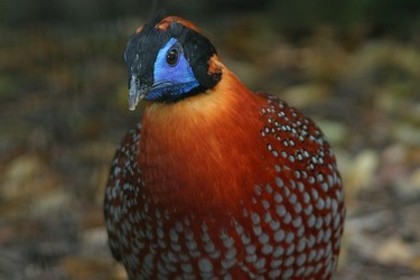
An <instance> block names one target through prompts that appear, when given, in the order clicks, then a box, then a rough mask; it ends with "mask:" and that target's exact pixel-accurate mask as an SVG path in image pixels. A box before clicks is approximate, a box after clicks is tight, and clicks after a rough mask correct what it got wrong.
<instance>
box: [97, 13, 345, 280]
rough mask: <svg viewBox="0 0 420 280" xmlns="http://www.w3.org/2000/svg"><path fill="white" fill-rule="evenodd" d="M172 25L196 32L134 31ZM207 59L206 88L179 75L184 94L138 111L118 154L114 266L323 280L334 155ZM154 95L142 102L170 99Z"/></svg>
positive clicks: (277, 105)
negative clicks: (139, 117) (139, 118)
mask: <svg viewBox="0 0 420 280" xmlns="http://www.w3.org/2000/svg"><path fill="white" fill-rule="evenodd" d="M175 25H181V26H182V28H184V29H185V30H187V32H198V29H197V28H195V27H194V26H193V25H192V24H190V23H189V22H186V21H185V20H182V19H179V18H176V17H167V18H164V19H159V20H156V22H155V23H154V24H153V25H152V26H151V27H150V26H149V31H148V30H146V31H144V32H152V31H153V30H154V29H159V32H160V31H161V30H163V32H167V29H170V28H178V27H175ZM162 26H164V27H162ZM146 28H147V26H146ZM150 30H152V31H150ZM142 32H143V29H140V30H139V31H138V34H139V36H141V35H142ZM194 34H195V33H194ZM173 38H177V37H176V36H173V37H170V36H169V37H168V38H167V39H166V38H165V40H164V41H165V42H164V43H163V46H164V48H165V47H166V46H167V45H165V43H166V41H167V40H169V42H171V45H172V44H174V42H175V41H171V40H172V39H173ZM140 41H141V40H140ZM190 41H191V39H190V40H189V41H187V43H188V42H190ZM193 41H194V40H193ZM194 42H195V41H194ZM177 43H178V42H176V43H175V44H177ZM187 43H185V44H187ZM140 45H141V44H140ZM198 46H200V44H199V43H198ZM129 47H130V44H129ZM129 47H128V48H129ZM160 48H161V47H160ZM143 49H144V48H143ZM158 49H159V48H158ZM168 49H170V45H168V47H167V49H165V51H168ZM185 49H186V47H185V46H184V49H183V50H180V53H182V52H183V51H184V52H186V51H185ZM127 52H128V54H129V55H130V51H129V50H127ZM127 52H126V56H127ZM159 54H160V51H158V54H157V57H159ZM168 54H169V51H168ZM185 55H186V56H187V55H188V54H185ZM131 57H138V56H134V55H132V54H131ZM207 58H208V59H206V60H205V63H206V64H207V66H208V69H207V71H206V72H203V73H205V75H214V76H212V78H213V80H211V81H212V82H211V83H210V84H211V86H205V87H204V86H203V84H204V83H203V82H202V81H201V82H200V83H199V86H197V88H199V90H197V91H196V90H195V89H194V90H193V91H191V90H190V89H191V87H192V86H191V85H195V84H196V82H195V79H191V75H192V74H190V73H192V72H193V73H194V75H195V76H197V75H199V74H197V71H199V70H197V68H193V69H192V72H191V71H190V70H191V69H189V70H188V69H187V70H188V71H187V70H186V71H187V72H186V73H189V74H188V75H187V78H188V81H187V82H184V81H183V82H182V85H187V86H183V88H184V89H185V87H188V89H189V90H188V91H185V90H184V89H182V90H178V88H176V90H174V87H173V85H172V84H171V85H170V87H172V88H171V89H172V90H171V91H170V92H174V91H175V92H178V95H179V96H182V98H180V99H176V98H177V96H178V95H177V96H175V97H174V96H172V95H171V96H170V102H161V100H160V101H159V102H155V101H153V100H152V102H149V104H148V105H147V107H146V109H145V112H144V116H143V120H142V123H141V125H139V126H138V127H137V128H136V129H134V130H132V131H131V132H130V133H129V134H128V136H127V137H126V138H125V140H124V141H123V143H122V145H121V147H120V148H119V149H118V151H117V154H116V156H115V159H114V162H113V166H112V170H111V175H110V179H109V182H108V185H107V189H106V194H105V205H104V211H105V216H106V224H107V230H108V234H109V243H110V247H111V250H112V252H113V254H114V257H115V258H116V259H117V260H119V261H121V262H122V263H123V264H124V266H125V268H126V270H127V272H128V274H129V276H130V279H177V278H180V279H197V278H203V279H259V278H261V279H329V278H330V277H331V274H332V273H333V271H334V270H335V267H336V264H337V257H338V253H339V249H340V239H341V234H342V230H343V220H344V195H343V189H342V184H341V179H340V176H339V174H338V171H337V167H336V163H335V159H334V154H333V151H332V150H331V148H330V146H329V144H328V143H327V142H326V140H325V139H324V136H323V135H322V133H321V131H320V130H319V129H318V128H317V127H316V125H315V124H314V123H313V122H312V121H311V120H310V119H309V118H306V117H305V116H303V115H302V114H301V113H300V112H299V111H298V110H296V109H294V108H292V107H290V106H289V105H287V104H286V103H285V102H283V101H281V100H279V99H278V98H275V97H272V96H268V95H264V94H257V93H254V92H252V91H250V90H249V89H247V88H246V87H245V86H244V85H243V84H242V83H241V82H240V81H239V79H238V78H237V77H236V76H235V75H234V74H233V73H232V72H230V71H229V70H228V69H227V68H226V67H225V66H224V65H223V64H222V63H221V62H220V60H219V59H218V57H217V55H216V54H215V53H211V52H210V53H209V54H208V57H207ZM126 60H127V58H126ZM135 60H136V59H134V61H135ZM130 61H133V59H128V63H129V66H130V67H131V68H130V70H129V71H130V72H131V74H132V73H133V72H136V71H135V70H136V69H134V70H133V64H130ZM167 61H169V62H171V60H168V58H167ZM180 61H181V62H179V63H182V60H180ZM186 61H188V62H189V63H191V62H192V61H194V58H191V57H187V59H186ZM179 63H178V64H179ZM156 65H160V64H159V63H158V62H155V64H154V70H156V69H163V66H159V67H158V66H156ZM139 72H141V71H139ZM180 75H182V73H181V74H180ZM135 78H136V77H135V76H134V75H132V76H131V81H133V80H135ZM154 79H155V81H154V83H156V84H158V86H159V87H160V85H161V83H157V82H156V73H155V76H154ZM182 79H184V78H182ZM146 80H147V79H146ZM197 80H199V79H197ZM213 82H214V84H212V83H213ZM167 84H169V83H168V82H166V84H165V87H166V85H167ZM132 87H137V88H139V84H138V83H136V82H132V83H131V88H130V94H132V91H131V90H132ZM154 87H155V88H156V87H157V86H152V89H151V90H150V89H148V91H147V92H146V93H145V94H146V95H147V94H149V92H152V93H150V95H152V96H154V97H153V98H155V96H158V97H157V98H158V99H159V98H162V92H163V94H167V93H168V92H169V91H168V90H167V89H166V88H165V90H163V91H154V92H153V90H155V88H154ZM140 91H141V93H143V92H145V91H144V90H143V89H142V90H137V92H134V93H138V92H140ZM165 98H169V97H165ZM174 98H175V99H174ZM145 99H146V100H147V98H145ZM165 100H167V99H165ZM135 103H137V101H136V102H135Z"/></svg>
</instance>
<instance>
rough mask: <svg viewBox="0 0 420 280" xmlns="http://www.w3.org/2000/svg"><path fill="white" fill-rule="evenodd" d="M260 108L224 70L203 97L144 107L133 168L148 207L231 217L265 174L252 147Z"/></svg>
mask: <svg viewBox="0 0 420 280" xmlns="http://www.w3.org/2000/svg"><path fill="white" fill-rule="evenodd" d="M264 102H265V100H264V99H263V98H262V97H261V96H259V95H256V94H254V93H252V92H251V91H249V90H248V89H247V88H246V87H245V86H244V85H243V84H242V83H241V82H240V81H239V79H238V78H236V77H235V76H234V74H232V73H231V72H230V71H229V70H227V69H226V68H224V69H223V73H222V79H221V81H220V82H219V83H218V85H217V86H216V87H215V88H213V89H211V90H208V91H207V92H205V93H203V94H198V95H196V96H193V97H189V98H186V99H184V100H182V101H179V102H176V103H173V104H163V103H151V104H149V105H148V106H147V108H146V110H145V113H144V117H143V128H142V136H141V140H140V141H141V142H140V153H139V166H140V169H141V170H142V175H143V179H144V181H145V185H146V186H147V187H146V188H147V190H146V191H147V192H149V195H150V197H151V198H152V199H153V200H154V202H155V203H160V204H163V205H165V206H167V207H168V208H171V209H176V211H181V212H182V211H189V212H191V211H211V212H214V211H217V210H221V211H236V210H237V209H236V208H237V207H236V206H235V205H239V204H240V202H241V200H243V199H246V198H247V197H250V192H252V191H253V190H252V187H251V186H253V185H254V184H255V183H256V182H255V181H256V180H257V179H258V177H259V173H258V170H260V169H262V171H261V172H263V171H266V170H264V167H263V166H258V167H255V165H256V164H257V163H260V162H261V161H262V160H261V154H259V151H258V150H256V149H257V148H256V147H264V145H259V142H258V141H261V140H260V138H259V137H258V135H259V134H260V129H261V127H262V119H261V115H260V111H259V110H260V108H261V107H262V106H263V104H262V103H264ZM250 152H251V154H249V153H250ZM251 170H252V171H251ZM261 177H262V176H261ZM226 205H232V209H226Z"/></svg>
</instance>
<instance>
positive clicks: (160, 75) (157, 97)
mask: <svg viewBox="0 0 420 280" xmlns="http://www.w3.org/2000/svg"><path fill="white" fill-rule="evenodd" d="M124 59H125V61H126V63H127V66H128V73H129V77H128V86H129V108H130V110H134V109H135V107H136V105H137V103H138V102H139V101H140V100H141V99H144V100H146V101H151V102H163V103H171V102H177V101H179V100H181V99H183V98H187V97H189V96H192V95H195V94H199V93H203V92H205V91H207V90H208V89H211V88H213V87H214V86H215V85H216V84H217V83H218V82H219V80H220V79H221V69H220V67H219V66H220V65H221V64H220V63H219V61H218V58H217V53H216V49H215V48H214V46H213V45H212V44H211V42H210V41H209V40H208V39H207V38H206V37H205V36H203V35H202V34H201V32H200V30H199V29H198V28H197V27H196V26H195V25H194V24H192V23H190V22H189V21H186V20H184V19H182V18H179V17H174V16H169V17H162V16H156V17H155V18H154V19H153V20H152V21H151V22H150V23H148V24H145V25H144V26H142V27H140V28H139V29H137V31H136V33H135V34H134V35H133V36H132V37H131V38H130V40H129V42H128V44H127V49H126V51H125V54H124Z"/></svg>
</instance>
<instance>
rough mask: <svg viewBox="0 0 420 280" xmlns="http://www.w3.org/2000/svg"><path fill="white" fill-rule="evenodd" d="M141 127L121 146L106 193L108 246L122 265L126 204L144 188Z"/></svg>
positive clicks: (105, 211) (134, 129)
mask: <svg viewBox="0 0 420 280" xmlns="http://www.w3.org/2000/svg"><path fill="white" fill-rule="evenodd" d="M140 133H141V125H140V124H138V125H137V126H136V127H135V128H133V129H132V130H130V131H129V132H128V134H127V135H126V136H125V138H124V139H123V141H122V142H121V145H120V146H119V148H118V150H117V152H116V154H115V156H114V160H113V161H112V166H111V171H110V176H109V179H108V183H107V186H106V189H105V199H104V214H105V222H106V228H107V231H108V237H109V238H108V242H109V247H110V248H111V252H112V255H113V256H114V258H115V259H116V260H117V261H121V250H123V247H122V244H121V238H120V234H119V233H120V231H121V227H122V226H123V225H122V222H121V221H122V220H123V218H124V215H126V214H127V211H126V210H127V209H125V207H126V206H125V203H124V200H126V198H127V194H128V193H129V192H131V191H132V190H133V188H137V189H138V190H139V189H140V188H141V172H140V170H139V168H138V165H137V155H138V152H139V140H140Z"/></svg>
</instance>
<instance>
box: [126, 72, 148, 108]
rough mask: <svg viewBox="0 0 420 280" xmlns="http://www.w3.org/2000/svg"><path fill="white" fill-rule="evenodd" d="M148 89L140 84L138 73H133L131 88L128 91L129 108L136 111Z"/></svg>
mask: <svg viewBox="0 0 420 280" xmlns="http://www.w3.org/2000/svg"><path fill="white" fill-rule="evenodd" d="M147 91H148V90H147V89H145V88H142V87H141V86H140V85H139V79H138V77H137V76H136V75H132V76H131V79H130V89H129V92H128V109H129V110H130V111H134V110H135V109H136V107H137V104H138V103H139V102H140V101H141V100H142V99H143V98H144V96H145V95H146V93H147Z"/></svg>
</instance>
